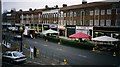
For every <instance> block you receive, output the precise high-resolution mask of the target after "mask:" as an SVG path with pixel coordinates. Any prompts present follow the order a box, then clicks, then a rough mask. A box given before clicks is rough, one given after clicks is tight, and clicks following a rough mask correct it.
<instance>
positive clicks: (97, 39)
mask: <svg viewBox="0 0 120 67" xmlns="http://www.w3.org/2000/svg"><path fill="white" fill-rule="evenodd" d="M92 40H93V41H103V42H113V41H119V39H116V38H112V37H109V36H100V37H96V38H92Z"/></svg>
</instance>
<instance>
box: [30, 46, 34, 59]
mask: <svg viewBox="0 0 120 67" xmlns="http://www.w3.org/2000/svg"><path fill="white" fill-rule="evenodd" d="M33 52H34V49H33V48H32V47H30V58H32V59H34V55H33Z"/></svg>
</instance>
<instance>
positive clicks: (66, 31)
mask: <svg viewBox="0 0 120 67" xmlns="http://www.w3.org/2000/svg"><path fill="white" fill-rule="evenodd" d="M8 26H11V25H3V27H4V28H6V27H8ZM12 26H16V27H19V24H16V25H12ZM25 26H26V27H29V28H31V29H34V30H36V31H38V32H42V31H44V30H48V29H53V30H56V31H59V32H60V36H65V37H68V36H69V35H71V34H74V33H78V32H82V33H85V34H88V35H90V36H92V37H98V36H102V35H106V36H110V37H115V38H119V39H120V31H119V30H120V27H92V26H76V25H66V26H61V25H57V24H51V25H46V24H39V25H25Z"/></svg>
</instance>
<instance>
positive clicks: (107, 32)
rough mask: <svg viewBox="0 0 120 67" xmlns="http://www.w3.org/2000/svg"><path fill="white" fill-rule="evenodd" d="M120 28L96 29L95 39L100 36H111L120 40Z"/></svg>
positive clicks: (94, 29)
mask: <svg viewBox="0 0 120 67" xmlns="http://www.w3.org/2000/svg"><path fill="white" fill-rule="evenodd" d="M119 30H120V27H94V28H93V34H94V36H93V37H98V36H110V37H113V38H117V39H120V31H119Z"/></svg>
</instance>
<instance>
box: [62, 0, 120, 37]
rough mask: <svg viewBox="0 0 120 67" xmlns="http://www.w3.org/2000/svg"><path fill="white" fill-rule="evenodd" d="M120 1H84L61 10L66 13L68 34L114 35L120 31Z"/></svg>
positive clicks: (65, 21) (65, 20)
mask: <svg viewBox="0 0 120 67" xmlns="http://www.w3.org/2000/svg"><path fill="white" fill-rule="evenodd" d="M119 4H120V2H93V3H87V2H86V1H85V2H82V4H79V5H72V6H66V7H63V8H61V9H60V10H61V11H62V12H63V14H64V23H65V24H66V29H67V30H66V33H67V36H69V35H70V34H73V33H77V32H83V33H86V34H89V35H91V36H93V37H96V36H100V35H108V36H113V35H115V34H119V33H120V31H119V29H120V20H119V17H120V6H119Z"/></svg>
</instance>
